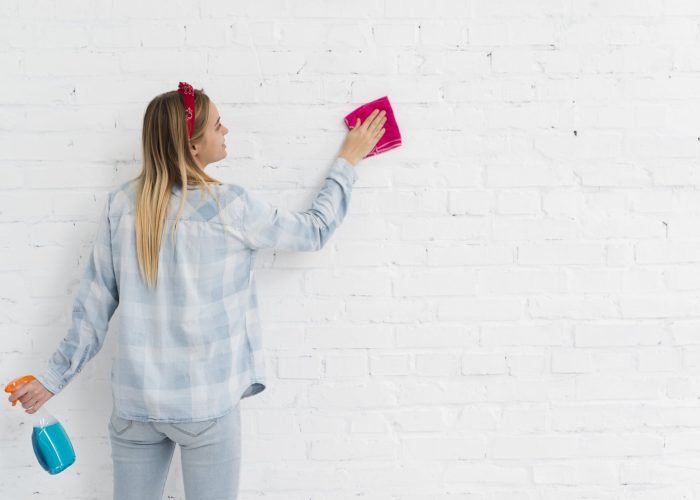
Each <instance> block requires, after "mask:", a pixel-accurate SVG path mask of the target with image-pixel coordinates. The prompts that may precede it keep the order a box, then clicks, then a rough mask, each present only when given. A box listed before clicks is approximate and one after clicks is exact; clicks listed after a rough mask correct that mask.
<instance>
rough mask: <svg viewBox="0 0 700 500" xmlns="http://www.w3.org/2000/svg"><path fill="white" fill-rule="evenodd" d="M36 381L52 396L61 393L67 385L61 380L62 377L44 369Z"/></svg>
mask: <svg viewBox="0 0 700 500" xmlns="http://www.w3.org/2000/svg"><path fill="white" fill-rule="evenodd" d="M36 379H37V380H38V381H39V382H41V384H42V385H43V386H44V387H46V389H48V390H49V391H51V392H52V393H53V394H54V395H56V394H58V393H59V392H61V390H62V389H63V388H64V387H65V386H66V384H67V382H66V381H65V380H63V377H60V376H58V375H56V374H55V373H54V371H53V370H51V369H46V370H45V371H44V373H42V374H41V375H38V376H37V377H36Z"/></svg>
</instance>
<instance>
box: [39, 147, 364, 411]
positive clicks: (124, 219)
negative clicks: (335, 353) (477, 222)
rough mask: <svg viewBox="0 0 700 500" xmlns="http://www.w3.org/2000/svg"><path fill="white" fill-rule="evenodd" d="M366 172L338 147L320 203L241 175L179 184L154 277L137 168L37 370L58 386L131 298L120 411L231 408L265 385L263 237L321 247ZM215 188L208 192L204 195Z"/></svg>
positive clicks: (112, 207) (108, 216)
mask: <svg viewBox="0 0 700 500" xmlns="http://www.w3.org/2000/svg"><path fill="white" fill-rule="evenodd" d="M356 179H357V176H356V173H355V169H354V167H353V166H352V164H351V163H349V162H348V161H347V160H345V159H343V158H341V157H337V158H336V159H335V161H334V162H333V164H332V166H331V168H330V169H329V172H328V175H327V177H326V178H325V180H324V182H323V185H322V186H321V188H320V190H319V192H318V194H317V196H316V198H315V200H314V201H313V203H312V205H311V208H309V209H308V210H305V211H299V212H295V211H289V210H285V209H283V208H279V207H274V206H273V205H271V204H269V203H267V202H266V201H265V200H263V199H262V198H259V197H257V196H253V195H252V194H251V193H250V192H248V191H247V190H246V189H245V188H243V187H241V186H238V185H235V184H223V185H221V186H217V185H212V186H211V187H212V189H213V190H214V192H215V193H216V194H217V195H218V197H219V200H220V203H221V207H222V209H221V211H219V209H218V207H217V204H216V201H214V200H213V199H212V198H211V196H208V195H207V194H206V192H205V193H204V195H202V194H200V191H199V189H196V188H193V189H188V193H187V203H186V205H185V209H184V211H183V213H182V216H181V219H180V221H179V223H178V227H177V240H176V243H175V245H174V246H173V244H172V238H171V229H172V224H173V223H174V220H175V217H176V214H177V211H178V207H179V203H180V194H181V190H180V188H179V187H176V188H174V189H173V196H172V197H171V200H170V206H169V214H168V221H167V222H168V224H166V226H165V227H164V231H163V238H162V243H161V250H160V256H159V261H158V280H157V285H156V287H155V288H154V289H149V288H148V287H147V286H146V285H145V283H144V282H143V280H142V278H141V276H140V273H139V268H138V261H137V258H136V233H135V228H134V222H135V196H136V193H135V188H136V181H135V179H132V180H130V181H128V182H125V183H123V184H121V185H120V186H119V187H117V189H115V190H113V191H110V192H109V194H108V196H107V202H106V204H105V207H104V209H103V211H102V215H101V216H100V220H99V229H98V233H97V236H96V239H95V244H94V247H93V250H92V253H91V255H90V258H89V260H88V262H87V265H86V268H85V271H84V274H83V276H82V280H81V282H80V288H79V290H78V294H77V297H76V299H75V303H74V305H73V313H72V324H71V327H70V329H69V330H68V336H67V337H66V338H64V339H63V341H62V342H61V343H60V345H59V347H58V349H57V350H56V351H55V352H54V354H53V355H52V356H51V358H50V359H49V361H48V367H47V368H46V370H45V371H44V372H43V373H42V374H41V375H39V376H37V378H38V379H39V381H40V382H41V383H42V384H44V386H46V388H47V389H48V390H50V391H51V392H53V393H54V394H57V393H58V392H60V391H61V390H62V389H63V388H64V387H65V386H66V385H67V384H68V383H70V381H71V380H72V379H73V377H75V375H76V374H77V373H79V372H80V370H81V368H82V367H83V366H84V365H85V363H87V362H88V361H89V360H90V359H92V358H93V357H94V356H95V355H96V354H97V353H98V352H99V350H100V349H101V347H102V345H103V343H104V339H105V335H106V334H107V329H108V325H109V321H110V319H111V317H112V315H113V314H114V312H115V310H116V308H117V306H118V305H120V306H121V308H120V310H119V312H120V324H119V326H120V328H119V332H118V333H117V335H118V338H117V341H116V346H117V347H116V354H115V357H114V360H113V364H112V375H111V377H112V401H113V404H114V410H115V413H116V414H117V415H118V416H120V417H122V418H127V419H132V420H140V421H158V422H192V421H199V420H206V419H210V418H215V417H218V416H221V415H224V414H225V413H227V412H228V411H229V410H231V408H232V407H233V405H234V404H236V403H237V402H238V401H239V400H240V399H241V398H245V397H249V396H253V395H255V394H257V393H259V392H261V391H263V390H264V389H265V384H266V373H265V358H264V353H263V350H262V349H263V345H262V338H261V331H260V323H259V318H258V307H257V306H258V303H257V293H256V286H255V272H254V264H255V256H256V250H257V249H260V248H276V249H280V250H288V251H312V250H319V249H320V248H322V247H323V246H324V245H325V243H326V242H327V241H328V238H330V236H331V235H332V234H333V232H334V231H335V229H336V228H337V227H338V225H339V224H340V223H341V222H342V221H343V219H344V217H345V214H346V212H347V209H348V204H349V202H350V194H351V192H352V186H353V184H354V183H355V181H356ZM202 196H204V198H203V197H202Z"/></svg>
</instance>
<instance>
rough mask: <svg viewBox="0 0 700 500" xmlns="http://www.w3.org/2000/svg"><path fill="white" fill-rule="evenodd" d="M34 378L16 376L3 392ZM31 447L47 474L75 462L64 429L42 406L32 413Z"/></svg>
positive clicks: (12, 389) (56, 472)
mask: <svg viewBox="0 0 700 500" xmlns="http://www.w3.org/2000/svg"><path fill="white" fill-rule="evenodd" d="M34 379H35V377H34V376H33V375H25V376H23V377H19V378H16V379H15V380H13V381H12V382H10V383H9V384H7V385H6V386H5V392H14V391H16V390H17V388H18V387H19V386H21V385H23V384H26V383H27V382H30V381H32V380H34ZM16 403H17V400H15V401H13V402H12V406H15V404H16ZM32 447H33V448H34V454H35V455H36V458H37V460H38V461H39V464H40V465H41V467H42V468H43V469H44V470H46V471H48V473H49V474H58V473H59V472H61V471H63V470H65V469H67V468H68V467H70V466H71V465H72V464H73V462H75V451H73V445H72V444H71V442H70V439H69V438H68V434H66V430H65V429H64V428H63V426H62V425H61V422H59V421H58V420H56V418H55V417H54V416H53V415H51V413H49V412H48V411H47V410H45V409H44V407H43V406H42V407H41V408H39V410H37V412H36V413H35V414H34V431H33V432H32Z"/></svg>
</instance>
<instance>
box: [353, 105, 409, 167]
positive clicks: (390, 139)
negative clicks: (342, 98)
mask: <svg viewBox="0 0 700 500" xmlns="http://www.w3.org/2000/svg"><path fill="white" fill-rule="evenodd" d="M375 109H378V110H379V111H381V110H384V111H385V112H386V121H385V122H384V127H383V128H384V129H385V132H384V135H383V136H382V137H381V138H380V139H379V142H377V144H376V145H375V146H374V148H372V151H370V152H369V153H368V154H367V156H365V158H367V157H370V156H374V155H378V154H379V153H384V152H386V151H389V150H390V149H394V148H398V147H399V146H401V132H399V126H398V124H397V123H396V118H395V117H394V110H393V109H391V104H389V98H388V97H387V96H384V97H380V98H379V99H376V100H374V101H372V102H368V103H367V104H363V105H362V106H360V107H359V108H357V109H356V110H354V111H352V112H351V113H350V114H349V115H347V116H346V117H345V125H347V127H348V128H352V127H354V126H355V124H356V123H357V119H358V118H359V119H360V120H361V121H362V123H365V120H366V119H367V117H368V116H369V115H371V114H372V111H374V110H375ZM362 123H361V124H362Z"/></svg>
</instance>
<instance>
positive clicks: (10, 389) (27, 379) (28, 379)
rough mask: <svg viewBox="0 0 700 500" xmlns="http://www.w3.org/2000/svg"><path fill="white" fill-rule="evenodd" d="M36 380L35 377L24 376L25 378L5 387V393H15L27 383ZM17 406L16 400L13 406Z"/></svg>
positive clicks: (20, 378)
mask: <svg viewBox="0 0 700 500" xmlns="http://www.w3.org/2000/svg"><path fill="white" fill-rule="evenodd" d="M35 378H36V377H34V375H24V376H23V377H19V378H16V379H14V380H13V381H12V382H10V383H9V384H7V385H6V386H5V392H15V391H16V390H17V388H18V387H19V386H21V385H24V384H26V383H27V382H31V381H32V380H34V379H35ZM16 404H17V400H16V399H15V400H14V401H13V402H12V406H15V405H16Z"/></svg>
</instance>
